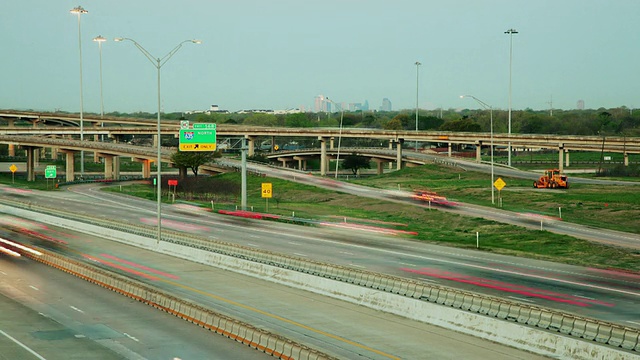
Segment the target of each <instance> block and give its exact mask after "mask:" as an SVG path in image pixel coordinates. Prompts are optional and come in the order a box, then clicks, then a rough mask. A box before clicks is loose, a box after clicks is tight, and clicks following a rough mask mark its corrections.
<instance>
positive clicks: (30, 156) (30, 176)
mask: <svg viewBox="0 0 640 360" xmlns="http://www.w3.org/2000/svg"><path fill="white" fill-rule="evenodd" d="M26 149H27V181H35V180H36V174H35V161H36V159H37V158H36V148H34V147H31V146H28V147H27V148H26Z"/></svg>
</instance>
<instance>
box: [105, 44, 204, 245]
mask: <svg viewBox="0 0 640 360" xmlns="http://www.w3.org/2000/svg"><path fill="white" fill-rule="evenodd" d="M125 40H126V41H131V42H132V43H133V44H134V45H135V46H136V47H137V48H138V50H140V52H142V54H144V56H145V57H146V58H147V59H149V61H151V63H152V64H153V66H155V68H156V69H157V70H158V119H157V137H158V143H157V148H158V154H157V159H156V162H157V168H158V174H157V181H156V183H157V184H156V185H157V199H156V200H157V222H158V234H157V243H158V244H160V239H161V236H162V222H161V214H162V210H161V208H160V204H161V199H162V196H161V191H162V184H161V179H160V178H161V175H160V174H161V163H162V156H161V155H162V154H161V146H160V145H161V141H160V139H161V131H160V68H162V66H163V65H164V64H166V63H167V61H169V59H171V57H172V56H173V55H174V54H175V53H176V52H178V50H180V48H181V47H182V44H185V43H194V44H201V43H202V41H200V40H184V41H182V42H181V43H179V44H178V45H176V47H174V48H173V50H171V51H169V52H168V53H167V54H166V55H165V56H163V57H161V58H156V57H154V56H153V55H151V53H150V52H148V51H147V49H145V48H143V47H142V45H140V44H138V42H137V41H135V40H133V39H130V38H123V37H118V38H115V39H114V41H116V42H121V41H125Z"/></svg>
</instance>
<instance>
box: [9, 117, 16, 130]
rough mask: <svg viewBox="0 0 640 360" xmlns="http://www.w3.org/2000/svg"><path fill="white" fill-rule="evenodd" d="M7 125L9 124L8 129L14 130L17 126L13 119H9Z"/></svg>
mask: <svg viewBox="0 0 640 360" xmlns="http://www.w3.org/2000/svg"><path fill="white" fill-rule="evenodd" d="M7 123H8V125H7V126H8V127H10V128H12V127H13V126H14V125H15V122H14V119H13V118H9V119H7Z"/></svg>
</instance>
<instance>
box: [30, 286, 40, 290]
mask: <svg viewBox="0 0 640 360" xmlns="http://www.w3.org/2000/svg"><path fill="white" fill-rule="evenodd" d="M29 287H30V288H32V289H33V290H35V291H38V290H40V289H38V288H37V287H35V286H33V285H29Z"/></svg>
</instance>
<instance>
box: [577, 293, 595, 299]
mask: <svg viewBox="0 0 640 360" xmlns="http://www.w3.org/2000/svg"><path fill="white" fill-rule="evenodd" d="M573 296H575V297H578V298H582V299H587V300H595V298H592V297H588V296H582V295H576V294H574V295H573Z"/></svg>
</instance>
